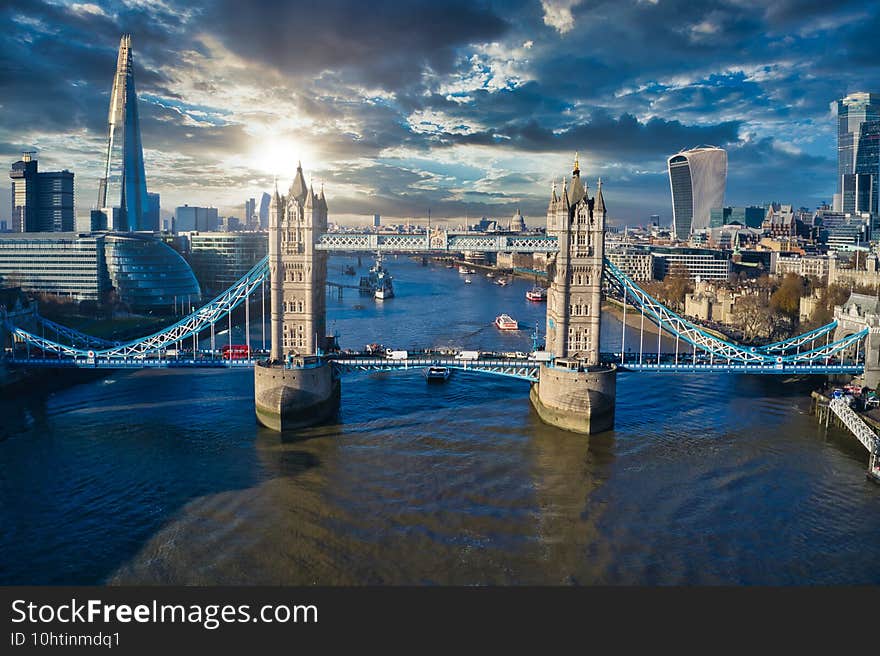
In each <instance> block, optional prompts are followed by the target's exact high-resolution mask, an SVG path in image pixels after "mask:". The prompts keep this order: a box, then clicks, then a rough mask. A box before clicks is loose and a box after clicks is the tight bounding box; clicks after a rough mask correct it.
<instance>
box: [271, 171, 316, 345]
mask: <svg viewBox="0 0 880 656" xmlns="http://www.w3.org/2000/svg"><path fill="white" fill-rule="evenodd" d="M326 231H327V203H326V201H325V199H324V191H323V189H322V190H321V193H320V194H315V190H314V188H311V189H309V187H308V186H307V185H306V183H305V179H304V177H303V172H302V166H298V167H297V169H296V177H294V179H293V183H292V184H291V185H290V190H289V191H288V193H287V196H281V195H279V194H278V190H277V189H276V190H275V193H274V195H273V197H272V200H271V202H270V204H269V251H270V252H269V270H270V275H271V277H272V296H271V301H272V359H273V360H282V359H283V358H285V357H286V356H288V355H316V354H317V353H318V351H319V350H321V349H323V348H324V346H325V344H324V341H325V338H326V332H327V330H326V325H327V323H326V310H327V307H326V306H327V301H326V298H327V297H326V294H325V293H324V287H325V286H326V283H327V253H325V252H322V251H316V250H315V241H316V239H317V236H318V235H321V234H323V233H324V232H326Z"/></svg>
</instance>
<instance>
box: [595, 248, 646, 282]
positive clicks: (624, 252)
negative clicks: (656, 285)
mask: <svg viewBox="0 0 880 656" xmlns="http://www.w3.org/2000/svg"><path fill="white" fill-rule="evenodd" d="M605 257H607V258H608V261H609V262H611V263H612V264H613V265H614V266H616V267H617V268H618V269H620V270H621V271H623V272H624V273H625V274H626V275H627V276H629V277H630V278H631V279H632V280H636V281H643V280H651V279H652V278H653V277H654V257H653V256H652V255H651V253H650V251H648V250H647V249H645V248H640V247H638V246H621V247H617V248H610V249H608V250H607V251H606V252H605Z"/></svg>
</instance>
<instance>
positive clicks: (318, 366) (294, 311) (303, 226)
mask: <svg viewBox="0 0 880 656" xmlns="http://www.w3.org/2000/svg"><path fill="white" fill-rule="evenodd" d="M326 230H327V201H326V199H325V198H324V190H323V189H322V190H321V192H320V193H319V194H316V193H315V190H314V187H312V188H309V186H308V185H306V182H305V178H304V177H303V172H302V166H301V165H300V166H297V169H296V176H295V177H294V179H293V183H292V184H291V185H290V189H289V190H288V193H287V195H286V196H282V195H281V194H279V193H278V189H277V187H276V189H275V192H274V194H273V196H272V199H271V201H270V204H269V278H270V285H269V289H270V294H269V298H270V303H271V313H272V318H271V329H270V335H271V342H272V347H271V352H270V357H269V360H268V362H264V363H260V364H259V365H258V366H257V367H255V368H254V399H255V405H256V413H257V419H258V420H259V421H260V423H261V424H263V425H264V426H267V427H269V428H273V429H275V430H279V431H280V430H285V429H288V428H301V427H303V426H309V425H313V424H317V423H320V422H322V421H324V420H325V419H327V418H328V417H330V416H332V415H333V414H334V413H335V412H336V410H337V409H338V407H339V395H340V386H339V380H338V378H337V377H336V376H335V374H334V372H333V369H332V367H331V366H330V365H329V364H328V363H326V362H324V361H322V360H321V359H320V357H319V356H320V355H322V354H323V350H324V348H325V347H326V304H327V302H326V296H325V294H324V287H325V285H326V283H327V254H326V253H323V252H320V251H317V250H316V249H315V242H316V241H317V238H318V236H319V235H321V234H322V233H324V232H326Z"/></svg>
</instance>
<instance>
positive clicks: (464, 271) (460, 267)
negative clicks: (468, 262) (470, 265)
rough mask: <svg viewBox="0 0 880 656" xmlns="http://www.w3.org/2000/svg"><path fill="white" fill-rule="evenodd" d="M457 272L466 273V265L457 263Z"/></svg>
mask: <svg viewBox="0 0 880 656" xmlns="http://www.w3.org/2000/svg"><path fill="white" fill-rule="evenodd" d="M458 272H459V273H467V272H468V270H467V267H466V266H460V265H459V267H458Z"/></svg>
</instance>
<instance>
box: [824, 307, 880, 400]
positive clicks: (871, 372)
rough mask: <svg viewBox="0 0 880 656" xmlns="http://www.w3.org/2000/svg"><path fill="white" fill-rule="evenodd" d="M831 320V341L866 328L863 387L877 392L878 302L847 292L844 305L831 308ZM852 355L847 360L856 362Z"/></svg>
mask: <svg viewBox="0 0 880 656" xmlns="http://www.w3.org/2000/svg"><path fill="white" fill-rule="evenodd" d="M834 320H835V321H837V328H835V330H834V336H833V338H832V339H833V340H834V341H837V340H839V339H844V338H845V337H849V336H850V335H852V334H854V333H858V332H861V331H862V330H864V329H865V328H867V329H868V336H867V337H866V338H865V344H864V352H863V353H862V355H861V358H862V361H863V363H864V367H865V373H864V374H863V375H862V384H863V385H865V386H867V387H870V388H872V389H876V388H877V387H878V386H880V299H878V298H877V297H875V296H868V295H866V294H856V293H854V292H853V293H850V295H849V298H848V299H847V301H846V303H844V304H843V305H838V306H836V307H835V308H834ZM853 355H854V354H849V358H850V359H855V358H854V357H853Z"/></svg>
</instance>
